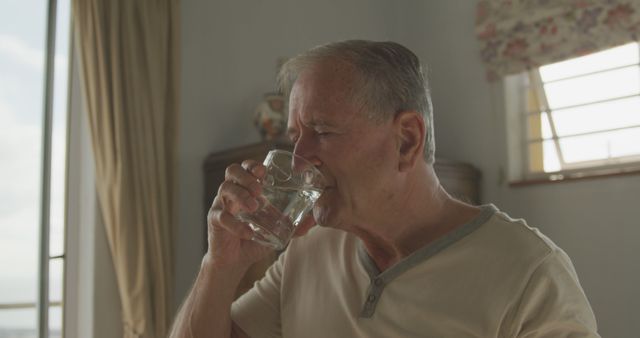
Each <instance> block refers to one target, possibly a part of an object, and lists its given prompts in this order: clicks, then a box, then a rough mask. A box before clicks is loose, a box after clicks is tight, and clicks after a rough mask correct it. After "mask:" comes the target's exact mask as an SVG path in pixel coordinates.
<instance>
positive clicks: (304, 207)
mask: <svg viewBox="0 0 640 338" xmlns="http://www.w3.org/2000/svg"><path fill="white" fill-rule="evenodd" d="M263 164H264V166H265V167H266V174H265V176H264V177H263V178H262V179H261V184H262V194H261V195H260V196H258V198H257V199H258V209H257V210H256V211H254V212H251V213H248V212H241V213H239V214H238V215H237V216H236V217H237V218H238V219H240V220H241V221H243V222H246V223H248V224H249V226H250V227H251V229H252V230H253V233H254V235H253V238H252V239H253V240H254V241H256V242H259V243H261V244H263V245H267V246H269V247H272V248H274V249H276V250H282V249H284V248H285V247H286V245H287V243H288V242H289V240H290V239H291V236H292V235H293V233H294V231H295V228H296V227H297V226H298V224H300V222H302V220H303V219H304V218H305V217H306V216H307V215H308V214H309V211H311V210H312V209H313V205H314V204H315V202H316V201H317V200H318V198H319V197H320V195H321V194H322V190H323V189H324V182H325V180H324V177H323V175H322V173H321V172H320V171H319V170H318V169H317V168H316V167H315V166H314V165H313V164H312V163H311V162H309V161H307V160H306V159H304V158H302V157H300V156H298V155H295V154H293V153H291V152H289V151H285V150H280V149H276V150H271V151H270V152H269V153H268V154H267V157H266V158H265V160H264V163H263Z"/></svg>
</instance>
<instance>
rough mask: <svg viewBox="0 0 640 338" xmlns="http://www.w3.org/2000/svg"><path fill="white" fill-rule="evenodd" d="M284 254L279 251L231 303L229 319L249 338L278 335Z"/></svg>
mask: <svg viewBox="0 0 640 338" xmlns="http://www.w3.org/2000/svg"><path fill="white" fill-rule="evenodd" d="M285 254H286V252H285V253H283V254H281V255H280V257H279V258H278V260H277V261H276V262H275V263H273V265H271V267H270V268H269V269H268V270H267V272H266V273H265V276H264V277H263V278H262V279H261V280H259V281H257V282H256V283H255V284H254V286H253V288H251V289H250V290H249V291H247V292H246V293H245V294H244V295H242V296H241V297H240V298H238V299H237V300H236V301H235V302H234V303H233V304H232V305H231V319H232V320H233V322H234V323H236V325H238V326H239V327H240V328H242V330H243V331H244V332H246V333H247V334H248V335H249V337H252V338H260V337H265V338H267V337H269V338H272V337H282V323H281V320H280V287H281V281H282V265H283V260H284V256H285Z"/></svg>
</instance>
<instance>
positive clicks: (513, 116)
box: [503, 42, 640, 186]
mask: <svg viewBox="0 0 640 338" xmlns="http://www.w3.org/2000/svg"><path fill="white" fill-rule="evenodd" d="M636 44H637V46H638V48H639V49H640V43H639V42H636ZM639 64H640V63H639ZM625 67H628V66H625ZM617 68H622V67H615V68H611V69H608V70H605V71H609V70H614V69H617ZM602 72H604V71H602ZM595 73H597V72H595ZM589 74H591V73H589ZM584 75H587V73H585V74H580V75H577V76H572V77H578V76H584ZM638 76H640V69H639V72H638ZM556 81H560V80H556ZM503 85H504V98H505V101H504V104H505V111H506V115H507V116H506V128H507V130H506V137H507V152H508V154H507V155H508V156H507V158H508V164H509V166H508V168H509V170H508V175H507V176H508V182H509V185H511V186H520V185H528V184H535V183H549V182H559V181H566V180H575V179H586V178H598V177H609V176H620V175H629V174H638V173H640V154H637V155H630V156H622V157H614V158H609V159H597V160H589V161H580V162H576V163H566V162H564V160H563V152H562V149H561V147H560V144H559V143H560V140H562V139H567V138H570V137H575V136H579V134H576V135H566V136H558V133H557V132H556V130H555V125H554V118H553V114H552V112H553V110H552V109H550V108H549V105H548V103H547V99H546V94H545V91H544V83H543V82H542V78H541V76H540V71H539V68H535V69H531V70H529V71H526V72H522V73H520V74H515V75H509V76H507V77H505V78H504V80H503ZM531 95H533V96H534V99H535V100H537V101H538V102H537V106H536V107H534V108H532V107H531V104H530V100H531V97H530V96H531ZM629 97H640V93H638V94H635V95H632V96H629ZM616 99H622V97H621V98H615V99H611V100H603V101H599V102H592V103H587V104H584V105H585V106H587V105H590V104H598V103H602V102H606V101H613V100H616ZM562 109H564V108H562ZM558 110H559V109H558ZM536 114H537V115H540V116H541V115H543V114H546V115H547V118H548V121H549V125H550V129H551V133H552V135H551V137H550V138H549V137H547V138H543V137H542V134H540V135H539V137H538V138H535V137H531V135H530V130H531V128H532V126H531V125H530V122H529V121H530V117H531V116H533V115H536ZM536 120H538V119H536ZM539 120H541V119H539ZM637 127H638V126H635V125H633V126H631V125H630V126H625V127H623V128H616V129H630V128H637ZM533 128H535V126H534V127H533ZM539 129H541V126H539ZM616 129H603V130H599V131H596V132H593V133H598V132H606V131H611V130H616ZM585 134H588V133H585ZM549 140H553V141H554V147H555V148H556V153H557V154H558V161H559V162H560V166H561V168H560V170H557V171H548V172H545V171H544V164H543V163H544V162H543V161H544V159H543V157H542V156H544V152H543V151H540V154H539V156H540V157H539V159H538V160H536V159H535V158H536V156H535V155H533V156H532V155H531V154H530V151H531V149H530V148H531V147H530V145H531V144H534V143H536V142H540V143H538V144H540V145H541V146H542V142H544V141H549ZM534 168H535V169H534ZM538 169H539V171H537V170H538Z"/></svg>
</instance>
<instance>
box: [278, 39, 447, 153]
mask: <svg viewBox="0 0 640 338" xmlns="http://www.w3.org/2000/svg"><path fill="white" fill-rule="evenodd" d="M326 60H338V61H342V62H346V63H347V64H349V65H351V66H352V67H353V69H354V71H355V75H356V76H355V77H356V78H355V81H356V85H355V86H354V91H353V92H352V93H351V95H350V96H351V100H353V103H354V104H356V105H357V106H358V107H361V108H364V109H365V110H366V111H367V113H368V116H369V118H371V119H372V120H374V121H380V122H382V121H387V120H389V119H391V118H393V117H394V116H395V115H396V114H397V113H399V112H402V111H410V110H413V111H417V112H419V113H420V114H421V115H422V117H423V119H424V123H425V130H426V133H427V135H426V140H425V147H424V155H425V159H426V160H427V162H428V163H433V162H434V153H435V142H434V138H433V107H432V105H431V94H430V90H429V84H428V82H427V79H426V76H425V75H424V73H423V71H422V65H421V64H420V60H419V59H418V57H417V56H416V55H415V54H414V53H413V52H411V51H410V50H409V49H408V48H406V47H404V46H402V45H400V44H398V43H395V42H375V41H365V40H348V41H342V42H334V43H329V44H326V45H321V46H317V47H314V48H312V49H310V50H308V51H306V52H304V53H302V54H300V55H298V56H296V57H294V58H292V59H290V60H289V61H287V62H286V63H285V64H284V65H283V66H282V68H281V69H280V72H279V74H278V86H279V88H280V90H281V91H282V92H283V93H284V94H286V95H287V96H288V95H289V94H290V92H291V88H292V87H293V84H294V83H295V81H296V79H297V77H298V75H299V74H300V73H301V72H302V71H304V70H305V69H308V68H309V67H310V66H313V65H316V64H318V63H320V62H322V61H326Z"/></svg>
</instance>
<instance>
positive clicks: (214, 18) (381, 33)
mask: <svg viewBox="0 0 640 338" xmlns="http://www.w3.org/2000/svg"><path fill="white" fill-rule="evenodd" d="M181 10H182V27H181V28H182V41H181V43H182V56H181V57H182V60H181V67H182V86H181V90H182V98H181V100H182V103H181V110H182V116H181V120H180V124H181V125H180V134H181V135H180V158H179V161H180V163H179V175H180V176H179V181H180V192H179V224H178V229H177V232H176V238H177V245H176V285H175V290H176V293H175V299H176V306H177V305H179V303H180V302H181V301H182V299H183V297H184V296H185V293H186V292H187V291H188V289H189V288H190V286H191V283H192V281H193V279H194V278H195V274H196V272H197V269H198V267H199V264H200V259H201V257H202V253H203V250H204V248H202V245H201V244H202V241H203V239H202V235H203V226H204V222H205V221H204V218H205V215H204V213H205V211H204V208H203V205H202V204H203V196H202V194H203V189H202V187H203V177H202V169H201V167H202V162H203V160H204V158H205V156H206V155H207V154H209V153H210V152H214V151H218V150H222V149H227V148H231V147H235V146H239V145H243V144H249V143H253V142H257V141H259V135H258V133H257V132H256V131H255V129H254V128H253V126H252V119H253V117H252V115H253V109H254V108H255V106H256V105H257V103H258V102H259V100H260V99H261V98H262V94H263V93H265V92H268V91H270V90H273V89H274V88H273V87H274V80H275V67H276V60H277V59H278V58H280V57H286V56H293V55H295V54H297V53H299V52H301V51H303V50H305V49H308V48H309V47H312V46H314V45H317V44H320V43H325V42H329V41H333V40H342V39H348V38H365V39H377V40H386V39H390V34H391V31H392V30H393V27H392V26H391V25H390V22H391V20H389V18H390V17H389V14H390V12H391V11H392V10H393V2H390V1H385V0H371V1H370V0H353V1H338V0H328V1H311V0H308V1H297V0H274V1H264V0H263V1H248V0H235V1H234V0H223V1H183V2H182V8H181Z"/></svg>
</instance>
